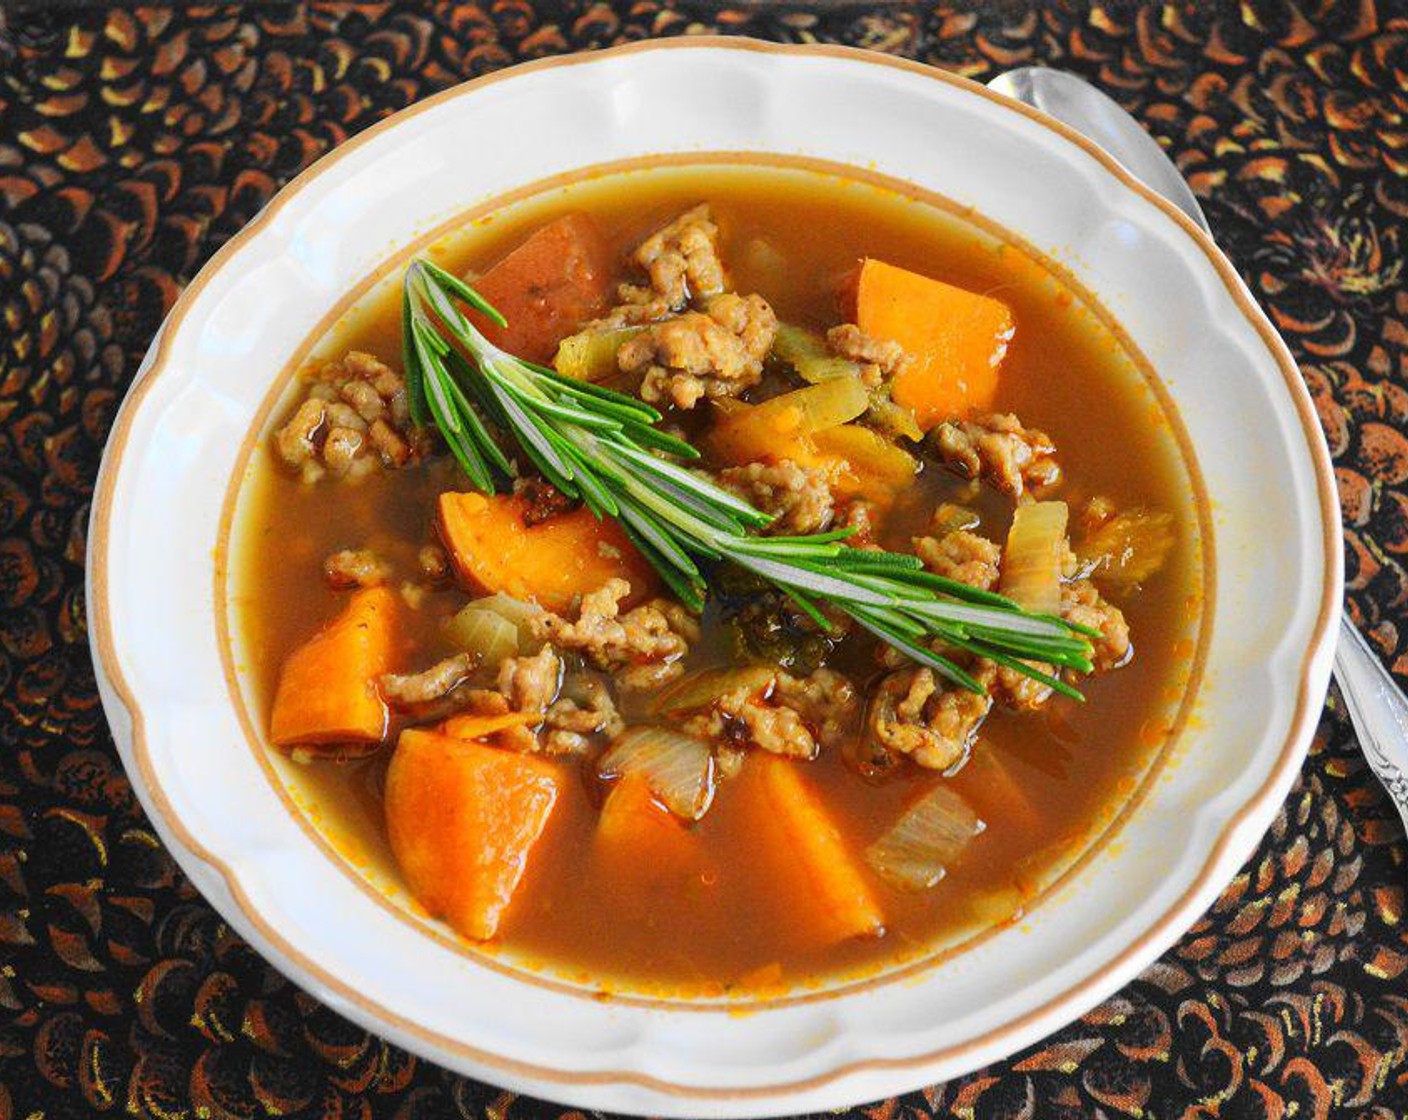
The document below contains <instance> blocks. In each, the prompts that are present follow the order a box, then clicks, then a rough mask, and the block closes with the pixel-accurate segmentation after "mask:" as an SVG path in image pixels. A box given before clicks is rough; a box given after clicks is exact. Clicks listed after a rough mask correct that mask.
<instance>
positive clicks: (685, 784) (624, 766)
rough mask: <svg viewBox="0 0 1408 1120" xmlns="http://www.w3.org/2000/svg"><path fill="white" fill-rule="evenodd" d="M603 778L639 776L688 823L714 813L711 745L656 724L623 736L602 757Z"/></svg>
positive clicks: (625, 733)
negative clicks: (627, 775)
mask: <svg viewBox="0 0 1408 1120" xmlns="http://www.w3.org/2000/svg"><path fill="white" fill-rule="evenodd" d="M598 772H599V773H600V775H601V776H602V777H603V778H608V779H609V778H619V777H622V776H623V775H626V774H639V775H640V776H641V777H643V778H644V779H645V781H646V784H647V785H648V786H649V787H650V792H651V793H653V794H654V795H655V796H656V797H657V798H659V799H660V803H661V804H662V805H664V806H665V808H667V809H669V810H670V812H672V813H674V814H675V816H677V817H681V818H682V819H684V820H687V821H697V820H699V819H700V818H701V817H702V816H703V815H704V814H705V813H707V812H708V811H709V805H710V803H712V802H713V800H714V786H715V784H716V782H717V780H718V777H717V774H716V773H715V770H714V753H713V751H711V750H710V749H709V744H708V743H706V742H704V740H703V739H697V738H695V737H694V736H693V735H685V734H682V733H681V732H678V731H671V730H670V729H669V728H668V727H656V726H654V725H651V724H642V725H637V726H635V727H628V728H626V730H625V731H623V732H621V734H620V735H618V736H617V737H616V738H615V739H614V740H613V741H612V743H611V745H610V746H609V747H608V748H607V749H606V753H605V754H604V755H602V757H601V763H600V765H599V768H598Z"/></svg>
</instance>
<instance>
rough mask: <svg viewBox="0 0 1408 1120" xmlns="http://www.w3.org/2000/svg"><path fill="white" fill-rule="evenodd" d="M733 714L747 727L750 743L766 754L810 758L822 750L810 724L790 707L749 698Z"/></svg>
mask: <svg viewBox="0 0 1408 1120" xmlns="http://www.w3.org/2000/svg"><path fill="white" fill-rule="evenodd" d="M733 714H734V715H735V717H736V718H737V719H739V720H741V721H742V723H743V726H744V727H746V728H747V729H748V738H749V739H750V740H751V741H752V743H753V745H754V746H755V747H758V748H759V749H760V750H765V751H767V752H768V753H769V754H777V755H782V756H783V757H784V758H802V759H813V758H815V757H816V756H817V755H818V754H819V753H820V751H821V747H820V745H819V744H818V743H817V740H816V737H815V736H814V735H813V734H812V732H811V728H809V727H808V726H807V724H806V721H805V720H803V719H802V717H801V715H799V714H798V713H797V711H796V710H795V709H793V708H789V707H786V706H785V705H784V706H781V707H779V706H777V705H774V704H760V703H756V702H749V703H747V704H744V705H743V706H742V707H741V708H740V709H739V710H738V711H737V712H736V713H733Z"/></svg>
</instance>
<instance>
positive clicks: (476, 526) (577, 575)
mask: <svg viewBox="0 0 1408 1120" xmlns="http://www.w3.org/2000/svg"><path fill="white" fill-rule="evenodd" d="M526 508H527V503H526V502H525V501H524V500H523V499H522V498H520V497H517V496H515V495H506V494H501V495H497V496H495V497H485V496H484V495H483V494H459V493H453V492H447V493H444V494H441V495H440V533H441V535H442V536H443V537H444V539H445V544H446V545H447V546H448V547H449V550H450V556H451V558H452V559H453V561H454V564H455V568H456V570H457V571H458V572H459V574H460V576H461V578H463V579H464V580H466V581H467V582H469V583H470V584H471V585H473V586H474V587H477V588H482V589H483V590H485V591H489V592H493V591H502V592H504V593H505V594H506V595H511V596H513V598H515V599H526V600H531V601H533V602H536V603H537V604H538V605H539V606H542V607H545V608H547V609H548V610H550V611H554V612H557V613H562V612H563V611H566V610H568V609H569V608H570V607H571V606H572V601H573V599H574V598H575V597H576V596H578V595H585V594H586V593H587V592H589V591H595V590H596V589H597V588H598V587H600V586H601V585H602V584H604V583H605V582H606V581H607V580H609V579H613V578H618V577H619V578H621V579H624V580H626V581H627V582H628V583H630V585H631V600H630V601H631V602H636V601H639V600H640V599H641V598H643V597H645V596H647V595H648V593H649V592H650V591H651V590H652V589H653V588H654V587H655V574H654V572H653V570H652V569H651V567H650V565H649V564H648V563H647V562H646V560H645V558H644V557H642V556H641V554H640V553H639V552H637V551H636V547H635V545H633V544H631V542H630V539H629V538H628V537H627V536H626V534H625V532H624V531H623V530H622V529H621V527H620V526H619V525H617V524H616V523H615V522H614V521H609V520H608V521H598V520H597V519H596V517H595V516H594V515H593V514H592V512H591V511H590V510H588V509H586V508H580V509H575V510H573V511H572V512H570V513H563V514H558V515H557V516H556V517H550V518H549V519H548V520H546V521H541V522H539V523H538V524H536V525H531V526H530V525H528V524H526V523H525V522H524V519H523V515H524V512H525V510H526Z"/></svg>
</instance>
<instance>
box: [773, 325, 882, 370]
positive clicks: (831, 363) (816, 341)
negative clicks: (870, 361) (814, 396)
mask: <svg viewBox="0 0 1408 1120" xmlns="http://www.w3.org/2000/svg"><path fill="white" fill-rule="evenodd" d="M772 349H773V353H774V354H776V355H777V356H778V357H779V358H781V359H782V360H783V361H784V362H786V363H787V364H788V365H790V366H791V367H792V368H793V369H795V370H796V371H797V375H798V376H799V377H801V379H802V380H803V381H808V382H810V383H811V384H813V385H816V384H818V383H819V382H822V381H830V380H832V379H833V378H837V377H855V378H859V377H860V366H859V365H857V364H856V363H855V362H853V361H850V360H849V359H847V358H838V357H836V355H834V354H833V353H831V351H830V350H829V349H828V348H827V346H826V339H824V338H822V337H821V335H819V334H815V333H813V332H812V331H809V330H806V329H805V328H803V327H794V326H792V325H791V324H789V323H779V324H778V325H777V337H776V338H774V339H773V344H772Z"/></svg>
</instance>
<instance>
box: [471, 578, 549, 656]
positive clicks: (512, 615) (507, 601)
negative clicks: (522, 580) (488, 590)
mask: <svg viewBox="0 0 1408 1120" xmlns="http://www.w3.org/2000/svg"><path fill="white" fill-rule="evenodd" d="M470 606H471V607H476V608H478V609H479V610H484V611H493V612H494V613H495V614H496V615H499V616H500V617H501V618H504V619H507V620H508V621H509V622H511V623H513V625H514V627H515V628H516V629H517V630H518V652H519V653H537V651H538V650H539V649H540V648H542V644H543V643H542V642H541V641H539V640H538V639H537V638H536V637H534V635H533V620H534V619H535V618H538V617H539V616H540V615H542V613H543V608H542V607H540V606H538V605H537V604H536V603H525V602H524V601H523V600H522V599H515V598H514V597H513V596H512V595H505V594H504V593H503V592H502V591H496V592H495V593H494V594H492V595H486V596H485V597H484V598H482V599H476V600H475V601H474V602H472V603H470Z"/></svg>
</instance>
